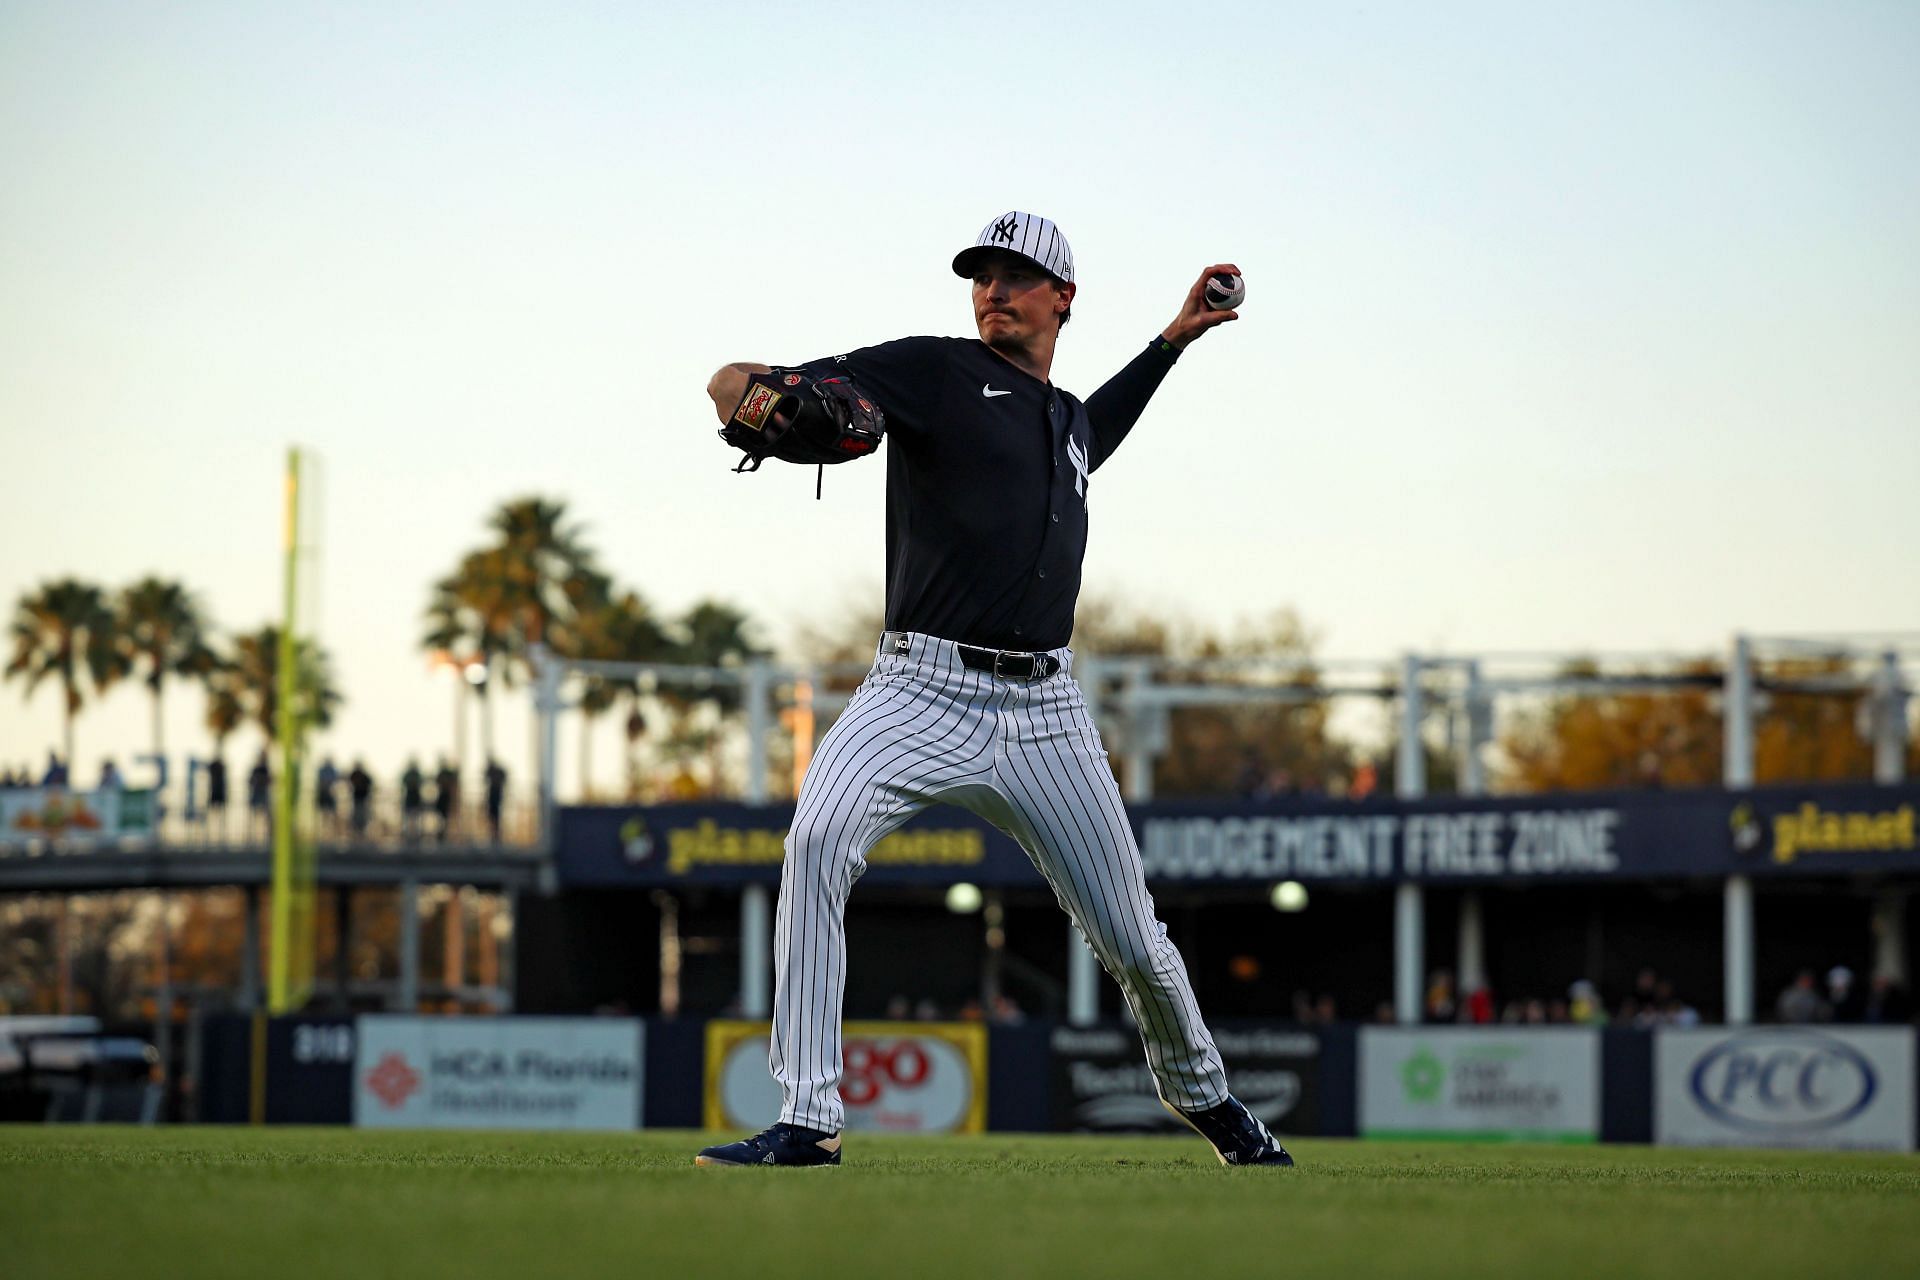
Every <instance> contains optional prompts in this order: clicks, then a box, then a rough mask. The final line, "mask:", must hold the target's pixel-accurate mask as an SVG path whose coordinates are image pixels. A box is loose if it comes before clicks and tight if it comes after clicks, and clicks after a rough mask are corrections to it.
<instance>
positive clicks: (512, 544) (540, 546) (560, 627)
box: [488, 497, 608, 662]
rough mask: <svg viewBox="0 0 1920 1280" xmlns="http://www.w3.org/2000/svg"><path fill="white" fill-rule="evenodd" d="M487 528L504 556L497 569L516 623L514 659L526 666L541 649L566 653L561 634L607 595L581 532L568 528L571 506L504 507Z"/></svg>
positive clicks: (525, 502) (526, 501)
mask: <svg viewBox="0 0 1920 1280" xmlns="http://www.w3.org/2000/svg"><path fill="white" fill-rule="evenodd" d="M488 524H489V527H490V528H492V530H493V531H494V532H495V533H496V534H498V535H499V537H500V542H499V544H498V546H497V547H496V548H495V549H496V550H498V551H499V552H501V553H502V554H503V560H502V561H501V562H500V563H499V566H498V567H499V569H500V571H501V574H502V578H503V582H502V584H501V585H502V587H503V589H504V593H505V596H506V598H507V602H508V604H509V612H510V615H511V617H512V627H511V632H510V635H511V641H512V643H511V644H510V646H509V649H510V656H511V657H512V658H514V659H516V660H519V661H522V662H524V661H525V660H526V651H527V648H528V647H529V646H531V645H536V644H548V645H552V646H553V647H554V649H555V650H557V651H564V636H561V635H557V634H556V632H561V631H564V629H565V628H566V627H567V626H568V625H569V624H570V623H572V621H573V620H574V618H575V617H576V616H577V615H578V612H579V610H580V609H581V608H582V607H583V606H585V605H587V604H590V603H592V602H593V601H594V600H596V599H602V598H604V597H605V595H606V592H607V589H608V580H607V578H606V577H605V576H604V575H602V574H600V573H599V572H598V570H597V569H595V567H594V553H593V552H592V551H591V550H589V549H588V547H587V545H586V543H585V541H584V539H583V537H582V534H581V530H580V526H579V525H577V524H572V523H569V522H568V520H567V507H566V503H564V502H549V501H547V500H546V499H544V498H537V497H532V498H516V499H514V500H513V501H511V502H508V503H505V504H504V505H502V506H501V508H500V509H499V510H498V511H496V512H494V514H493V517H492V518H491V519H490V520H489V521H488Z"/></svg>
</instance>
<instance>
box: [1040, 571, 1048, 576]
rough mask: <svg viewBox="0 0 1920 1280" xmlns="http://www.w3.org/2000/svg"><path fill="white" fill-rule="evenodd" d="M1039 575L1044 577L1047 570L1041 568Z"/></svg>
mask: <svg viewBox="0 0 1920 1280" xmlns="http://www.w3.org/2000/svg"><path fill="white" fill-rule="evenodd" d="M1040 576H1041V577H1043V578H1044V577H1046V576H1047V571H1046V570H1045V569H1042V570H1041V571H1040Z"/></svg>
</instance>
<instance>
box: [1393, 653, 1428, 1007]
mask: <svg viewBox="0 0 1920 1280" xmlns="http://www.w3.org/2000/svg"><path fill="white" fill-rule="evenodd" d="M1423 666H1424V664H1423V663H1422V662H1421V661H1420V658H1419V655H1417V654H1412V653H1410V654H1408V655H1407V659H1406V664H1405V666H1404V668H1403V670H1402V673H1401V684H1400V757H1399V762H1398V765H1397V766H1396V768H1395V769H1394V794H1395V795H1397V796H1398V797H1399V798H1400V799H1402V800H1418V799H1420V798H1421V797H1423V796H1425V795H1426V794H1427V761H1426V755H1425V753H1424V752H1422V750H1421V747H1420V721H1421V719H1422V718H1423V712H1424V710H1425V708H1424V707H1423V706H1422V705H1421V703H1422V699H1421V692H1420V672H1421V668H1422V667H1423ZM1426 914H1427V913H1426V895H1425V893H1424V892H1423V891H1422V890H1421V887H1420V886H1419V885H1417V884H1414V883H1411V882H1408V881H1402V882H1401V883H1400V884H1398V885H1396V886H1395V887H1394V891H1393V1016H1394V1018H1395V1019H1396V1020H1397V1021H1399V1022H1400V1023H1402V1024H1404V1025H1412V1024H1414V1023H1417V1022H1419V1021H1420V1015H1421V1011H1422V1009H1423V1006H1424V1003H1425V1002H1424V1000H1423V999H1422V996H1423V991H1422V986H1421V980H1422V972H1421V971H1422V970H1423V969H1425V968H1426V947H1427V939H1426Z"/></svg>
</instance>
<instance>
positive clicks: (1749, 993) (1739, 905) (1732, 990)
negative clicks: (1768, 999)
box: [1725, 876, 1753, 1027]
mask: <svg viewBox="0 0 1920 1280" xmlns="http://www.w3.org/2000/svg"><path fill="white" fill-rule="evenodd" d="M1726 920H1727V923H1726V959H1725V964H1726V1001H1727V1016H1726V1023H1727V1025H1728V1026H1730V1027H1744V1026H1746V1025H1747V1024H1748V1023H1750V1022H1752V1021H1753V881H1751V880H1749V879H1748V878H1747V877H1746V876H1728V877H1727V889H1726Z"/></svg>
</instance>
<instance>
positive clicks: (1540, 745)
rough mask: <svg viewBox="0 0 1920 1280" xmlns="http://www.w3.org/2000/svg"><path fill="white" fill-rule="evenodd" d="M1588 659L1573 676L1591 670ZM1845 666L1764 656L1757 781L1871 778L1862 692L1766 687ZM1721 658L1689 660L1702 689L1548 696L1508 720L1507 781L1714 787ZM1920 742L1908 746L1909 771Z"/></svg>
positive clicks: (1719, 760) (1720, 762)
mask: <svg viewBox="0 0 1920 1280" xmlns="http://www.w3.org/2000/svg"><path fill="white" fill-rule="evenodd" d="M1596 669H1597V668H1596V666H1595V664H1593V663H1592V662H1581V663H1574V664H1570V665H1569V666H1568V667H1566V668H1565V669H1564V670H1565V673H1566V674H1568V675H1575V676H1578V675H1590V674H1593V673H1594V672H1595V670H1596ZM1848 669H1849V667H1848V664H1847V662H1846V661H1845V660H1844V659H1838V658H1820V659H1800V660H1794V661H1789V662H1771V663H1766V664H1763V665H1762V666H1761V667H1760V668H1759V670H1758V672H1757V674H1758V676H1759V680H1760V683H1761V686H1762V689H1763V693H1762V702H1761V709H1760V711H1759V713H1758V715H1757V716H1756V718H1755V725H1754V779H1755V781H1756V782H1759V783H1762V784H1765V783H1779V782H1839V781H1864V780H1867V779H1870V778H1871V777H1872V776H1873V747H1872V744H1871V743H1870V742H1869V741H1868V740H1867V739H1866V737H1865V736H1864V735H1863V734H1862V733H1861V729H1860V708H1861V702H1862V697H1863V695H1860V694H1847V693H1817V694H1816V693H1796V692H1789V691H1782V690H1772V691H1767V690H1765V686H1766V685H1767V684H1769V683H1789V684H1790V683H1792V682H1794V681H1796V680H1804V679H1817V678H1820V677H1827V676H1832V675H1836V674H1839V673H1842V672H1844V671H1847V670H1848ZM1721 671H1722V669H1721V667H1720V665H1719V663H1718V662H1717V661H1716V660H1713V659H1707V658H1703V659H1700V660H1699V661H1697V662H1693V663H1690V664H1688V665H1687V666H1686V667H1685V668H1684V673H1685V674H1688V675H1692V676H1696V677H1698V678H1700V680H1701V681H1702V687H1699V688H1688V689H1679V690H1675V691H1674V692H1671V693H1622V694H1614V695H1606V696H1599V697H1593V696H1580V697H1564V698H1552V699H1549V700H1547V701H1545V702H1544V703H1542V704H1540V705H1539V706H1537V707H1536V708H1534V709H1533V710H1530V711H1524V712H1521V713H1519V714H1517V715H1515V716H1513V717H1511V718H1510V719H1509V721H1508V727H1507V730H1506V732H1504V733H1503V734H1502V735H1501V738H1500V750H1501V754H1502V756H1503V757H1504V758H1505V760H1506V766H1507V767H1506V768H1505V770H1503V772H1504V773H1505V775H1506V779H1507V782H1508V785H1509V786H1511V787H1512V788H1513V789H1515V790H1519V791H1560V790H1569V791H1572V790H1609V789H1620V788H1632V787H1715V786H1719V785H1720V784H1721V780H1722V779H1723V778H1724V777H1725V776H1726V775H1725V763H1724V753H1725V729H1724V725H1723V721H1722V717H1721V709H1720V697H1721V695H1720V692H1719V690H1718V689H1717V688H1716V687H1714V686H1715V685H1716V684H1717V682H1718V681H1719V680H1720V679H1721ZM1916 764H1920V743H1913V744H1910V746H1909V770H1910V771H1911V770H1912V768H1913V767H1914V766H1915V765H1916Z"/></svg>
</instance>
